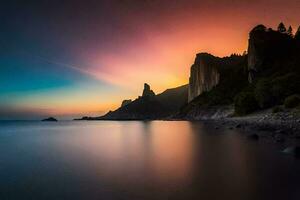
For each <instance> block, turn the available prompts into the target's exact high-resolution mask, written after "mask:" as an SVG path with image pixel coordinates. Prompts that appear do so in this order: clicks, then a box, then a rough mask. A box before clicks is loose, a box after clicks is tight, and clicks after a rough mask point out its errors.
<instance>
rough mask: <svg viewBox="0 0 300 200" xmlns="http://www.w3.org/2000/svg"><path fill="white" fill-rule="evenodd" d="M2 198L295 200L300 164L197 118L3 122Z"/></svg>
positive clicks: (299, 187)
mask: <svg viewBox="0 0 300 200" xmlns="http://www.w3.org/2000/svg"><path fill="white" fill-rule="evenodd" d="M0 199H1V200H16V199H18V200H19V199H21V200H27V199H30V200H35V199H37V200H43V199H51V200H52V199H59V200H60V199H62V200H65V199H70V200H76V199H80V200H81V199H82V200H94V199H95V200H96V199H103V200H110V199H111V200H114V199H125V200H135V199H136V200H142V199H146V200H147V199H159V200H160V199H161V200H166V199H184V200H188V199H203V200H215V199H216V200H217V199H224V200H227V199H230V200H235V199H241V200H248V199H249V200H260V199H264V200H266V199H272V200H276V199H285V200H289V199H292V200H293V199H295V200H296V199H297V200H298V199H300V161H299V160H297V159H295V158H293V157H291V156H287V155H284V154H282V153H281V152H279V151H278V149H277V148H275V147H273V146H272V145H268V144H263V143H261V142H259V141H250V140H247V139H246V138H245V135H244V134H243V131H242V130H227V129H218V130H215V129H214V128H213V125H211V124H204V123H200V122H184V121H180V122H176V121H171V122H168V121H151V122H149V121H148V122H142V121H90V122H89V121H87V122H86V121H69V122H68V121H66V122H57V123H55V122H54V123H53V122H37V121H36V122H20V121H19V122H13V121H11V122H0Z"/></svg>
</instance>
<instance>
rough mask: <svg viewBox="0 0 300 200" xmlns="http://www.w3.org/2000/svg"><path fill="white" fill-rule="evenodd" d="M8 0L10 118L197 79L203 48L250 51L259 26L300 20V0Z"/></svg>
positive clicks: (112, 103) (1, 42) (89, 107)
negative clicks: (192, 75)
mask: <svg viewBox="0 0 300 200" xmlns="http://www.w3.org/2000/svg"><path fill="white" fill-rule="evenodd" d="M7 2H8V3H4V2H3V1H1V3H0V119H38V118H40V117H45V116H55V117H58V118H72V117H75V116H83V115H92V116H96V115H100V114H103V113H105V112H107V111H108V110H112V109H115V108H117V107H118V106H119V105H120V103H121V101H122V100H123V99H128V98H135V97H137V96H138V95H140V94H141V92H142V88H143V83H144V82H147V83H149V84H150V85H151V87H152V88H153V90H154V91H155V92H156V93H159V92H162V91H163V90H164V89H166V88H171V87H176V86H179V85H182V84H185V83H187V82H188V77H189V69H190V66H191V64H192V63H193V61H194V58H195V54H196V53H199V52H209V53H212V54H214V55H217V56H226V55H230V54H231V53H242V52H243V51H244V50H246V49H247V39H248V32H249V31H250V30H251V28H252V27H253V26H255V25H257V24H260V23H263V24H265V25H266V26H270V27H273V28H276V26H277V24H278V23H279V22H280V21H283V22H284V23H285V24H286V25H290V24H291V25H292V26H293V28H294V29H296V28H297V27H298V25H299V24H300V12H299V10H300V1H299V0H290V1H282V0H245V1H242V0H197V1H196V0H115V1H114V0H102V1H100V0H97V1H87V0H81V1H77V0H72V1H63V0H60V1H58V0H57V1H55V0H48V1H46V0H45V1H43V0H36V1H30V0H27V1H14V0H10V1H7Z"/></svg>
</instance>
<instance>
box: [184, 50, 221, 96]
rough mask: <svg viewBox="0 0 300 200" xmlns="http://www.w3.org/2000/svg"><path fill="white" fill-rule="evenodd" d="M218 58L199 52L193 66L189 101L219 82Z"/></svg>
mask: <svg viewBox="0 0 300 200" xmlns="http://www.w3.org/2000/svg"><path fill="white" fill-rule="evenodd" d="M217 60H218V58H216V57H214V56H212V55H210V54H207V53H200V54H197V56H196V59H195V63H194V64H193V65H192V67H191V72H190V78H189V90H188V101H189V102H190V101H192V100H193V99H194V98H195V97H197V96H199V95H200V94H201V93H203V92H205V91H209V90H211V89H212V88H213V87H214V86H216V85H217V84H218V83H219V80H220V74H219V71H218V67H219V66H218V62H217Z"/></svg>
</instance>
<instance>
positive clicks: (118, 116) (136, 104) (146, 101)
mask: <svg viewBox="0 0 300 200" xmlns="http://www.w3.org/2000/svg"><path fill="white" fill-rule="evenodd" d="M187 91H188V85H183V86H180V87H177V88H172V89H167V90H165V91H164V92H162V93H160V94H158V95H155V93H154V92H153V91H152V90H151V89H150V86H149V85H148V84H145V85H144V90H143V93H142V96H140V97H138V98H137V99H135V100H134V101H131V102H129V101H127V103H126V104H125V105H124V104H123V106H121V107H120V108H118V109H117V110H115V111H109V112H108V113H107V114H105V115H103V116H100V117H83V118H81V119H79V120H154V119H165V118H168V117H170V116H172V115H174V114H175V113H177V112H178V111H179V109H180V107H182V106H183V105H185V104H186V103H187V96H188V94H187Z"/></svg>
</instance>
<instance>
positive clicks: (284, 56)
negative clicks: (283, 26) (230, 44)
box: [248, 25, 296, 83]
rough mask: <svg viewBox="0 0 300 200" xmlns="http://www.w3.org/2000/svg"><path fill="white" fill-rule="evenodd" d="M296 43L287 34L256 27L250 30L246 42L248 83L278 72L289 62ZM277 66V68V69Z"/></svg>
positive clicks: (260, 26)
mask: <svg viewBox="0 0 300 200" xmlns="http://www.w3.org/2000/svg"><path fill="white" fill-rule="evenodd" d="M295 45H296V43H295V42H293V38H292V36H291V35H289V34H288V33H283V32H280V31H274V30H272V29H270V28H269V29H267V28H266V27H265V26H264V25H258V26H256V27H255V28H253V29H252V31H251V32H250V34H249V40H248V72H249V73H248V81H249V82H250V83H253V82H254V80H255V79H257V78H259V77H268V75H270V74H272V73H274V72H275V71H279V70H280V69H279V68H281V67H282V66H284V65H285V64H286V63H288V62H290V59H291V57H292V55H293V52H294V51H295ZM277 66H278V67H277Z"/></svg>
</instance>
